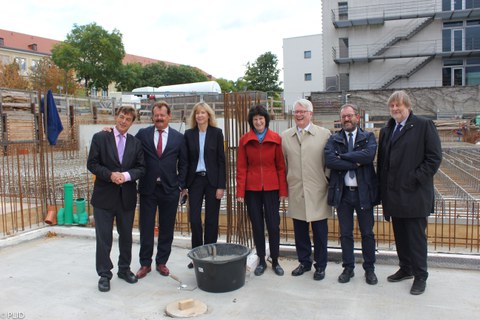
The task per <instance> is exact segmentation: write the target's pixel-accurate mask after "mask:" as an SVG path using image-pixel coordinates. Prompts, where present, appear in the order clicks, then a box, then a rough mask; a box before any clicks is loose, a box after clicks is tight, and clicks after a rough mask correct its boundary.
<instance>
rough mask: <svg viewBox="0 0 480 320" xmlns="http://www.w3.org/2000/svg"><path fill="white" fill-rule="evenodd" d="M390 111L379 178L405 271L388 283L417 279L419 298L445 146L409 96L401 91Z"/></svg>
mask: <svg viewBox="0 0 480 320" xmlns="http://www.w3.org/2000/svg"><path fill="white" fill-rule="evenodd" d="M388 108H389V109H390V115H391V116H392V118H391V119H390V120H389V121H388V123H387V125H386V126H385V127H384V128H383V129H382V130H381V131H380V139H379V148H378V161H377V163H378V168H377V174H378V177H379V181H380V197H381V201H382V206H383V214H384V216H385V219H386V220H390V218H391V219H392V224H393V233H394V235H395V245H396V247H397V255H398V260H399V265H400V269H399V270H398V271H397V272H396V273H394V274H393V275H391V276H389V277H387V280H388V281H390V282H398V281H402V280H406V279H411V278H413V277H415V278H414V281H413V285H412V287H411V289H410V293H411V294H413V295H418V294H422V293H423V292H424V291H425V287H426V285H427V277H428V272H427V250H428V248H427V234H426V229H427V218H428V216H429V215H430V213H431V212H433V209H434V200H435V199H434V196H435V193H434V188H433V176H434V175H435V173H436V172H437V170H438V168H439V167H440V163H441V162H442V147H441V144H440V138H439V136H438V132H437V129H436V128H435V124H434V123H433V121H431V120H428V119H424V118H421V117H417V116H415V115H414V114H413V112H412V104H411V101H410V97H409V96H408V95H407V93H406V92H405V91H395V92H394V93H393V94H392V95H391V96H390V98H389V99H388Z"/></svg>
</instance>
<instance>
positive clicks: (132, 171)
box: [87, 107, 145, 292]
mask: <svg viewBox="0 0 480 320" xmlns="http://www.w3.org/2000/svg"><path fill="white" fill-rule="evenodd" d="M134 121H135V109H134V108H131V107H122V108H120V109H119V111H118V115H117V117H116V125H115V127H114V128H113V130H110V131H101V132H98V133H96V134H95V135H94V136H93V138H92V144H91V147H90V152H89V155H88V160H87V168H88V170H90V172H92V173H93V174H94V175H95V185H94V187H93V194H92V200H91V203H92V206H93V216H94V218H95V234H96V243H97V245H96V246H97V249H96V268H97V273H98V275H99V276H100V280H99V282H98V289H99V290H100V291H102V292H105V291H109V290H110V279H111V278H112V271H111V270H112V268H113V264H112V260H111V259H110V251H111V249H112V232H113V221H114V220H116V226H117V232H118V235H119V241H118V245H119V249H120V256H119V259H118V274H117V275H118V277H119V278H121V279H124V280H125V281H127V282H128V283H135V282H137V278H136V277H135V275H134V274H133V273H132V272H131V271H130V262H131V260H132V228H133V220H134V216H135V208H136V205H137V184H136V180H137V179H139V178H140V177H142V176H143V175H144V174H145V163H144V158H143V150H142V145H141V143H140V141H138V140H137V139H136V138H135V137H134V136H132V135H130V134H127V131H128V129H129V128H130V126H131V125H132V124H133V122H134Z"/></svg>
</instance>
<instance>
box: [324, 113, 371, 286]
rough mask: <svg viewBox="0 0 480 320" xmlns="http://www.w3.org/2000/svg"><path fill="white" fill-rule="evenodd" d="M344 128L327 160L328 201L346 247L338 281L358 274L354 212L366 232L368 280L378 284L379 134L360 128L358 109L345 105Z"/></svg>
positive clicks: (364, 248)
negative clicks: (375, 229) (376, 163)
mask: <svg viewBox="0 0 480 320" xmlns="http://www.w3.org/2000/svg"><path fill="white" fill-rule="evenodd" d="M340 121H341V124H342V130H340V132H338V133H336V134H334V135H332V136H330V139H329V140H328V142H327V145H326V146H325V163H326V166H327V168H330V169H331V172H330V181H329V187H328V204H329V205H331V206H333V207H335V208H336V209H337V216H338V222H339V226H340V243H341V246H342V260H343V264H342V266H343V268H344V269H343V272H342V274H340V276H339V277H338V282H340V283H346V282H349V281H350V278H352V277H353V276H354V272H353V269H354V268H355V257H354V254H353V247H354V240H353V225H354V216H353V211H354V210H355V211H356V213H357V221H358V225H359V228H360V233H361V235H362V253H363V269H364V270H365V281H366V282H367V283H368V284H371V285H374V284H377V282H378V279H377V276H376V275H375V271H374V270H375V266H374V264H375V236H374V233H373V225H374V217H373V207H374V206H375V205H376V204H378V191H377V190H378V188H377V178H376V175H375V168H374V165H373V160H374V158H375V153H376V150H377V143H376V141H375V136H374V134H373V133H371V132H365V131H363V130H362V129H360V128H359V127H358V123H359V121H360V115H359V114H358V108H357V107H356V106H355V105H352V104H345V105H343V106H342V107H341V108H340Z"/></svg>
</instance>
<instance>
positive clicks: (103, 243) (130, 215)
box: [93, 208, 135, 279]
mask: <svg viewBox="0 0 480 320" xmlns="http://www.w3.org/2000/svg"><path fill="white" fill-rule="evenodd" d="M134 216H135V209H134V210H127V211H122V210H121V209H119V210H116V211H110V210H104V209H100V208H93V217H94V218H95V235H96V254H95V257H96V259H95V260H96V261H95V265H96V269H97V274H98V275H99V276H100V277H107V278H108V279H111V278H112V271H111V270H112V269H113V263H112V260H111V259H110V252H111V250H112V241H113V235H112V233H113V223H114V220H115V221H116V225H117V233H118V236H119V237H118V248H119V251H120V255H119V258H118V271H120V272H124V271H129V270H130V263H131V261H132V228H133V219H134Z"/></svg>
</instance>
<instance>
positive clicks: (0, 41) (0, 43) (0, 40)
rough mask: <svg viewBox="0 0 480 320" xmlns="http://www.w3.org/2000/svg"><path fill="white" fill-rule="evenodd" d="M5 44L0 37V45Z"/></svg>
mask: <svg viewBox="0 0 480 320" xmlns="http://www.w3.org/2000/svg"><path fill="white" fill-rule="evenodd" d="M4 45H5V40H4V39H3V38H0V46H4Z"/></svg>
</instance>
